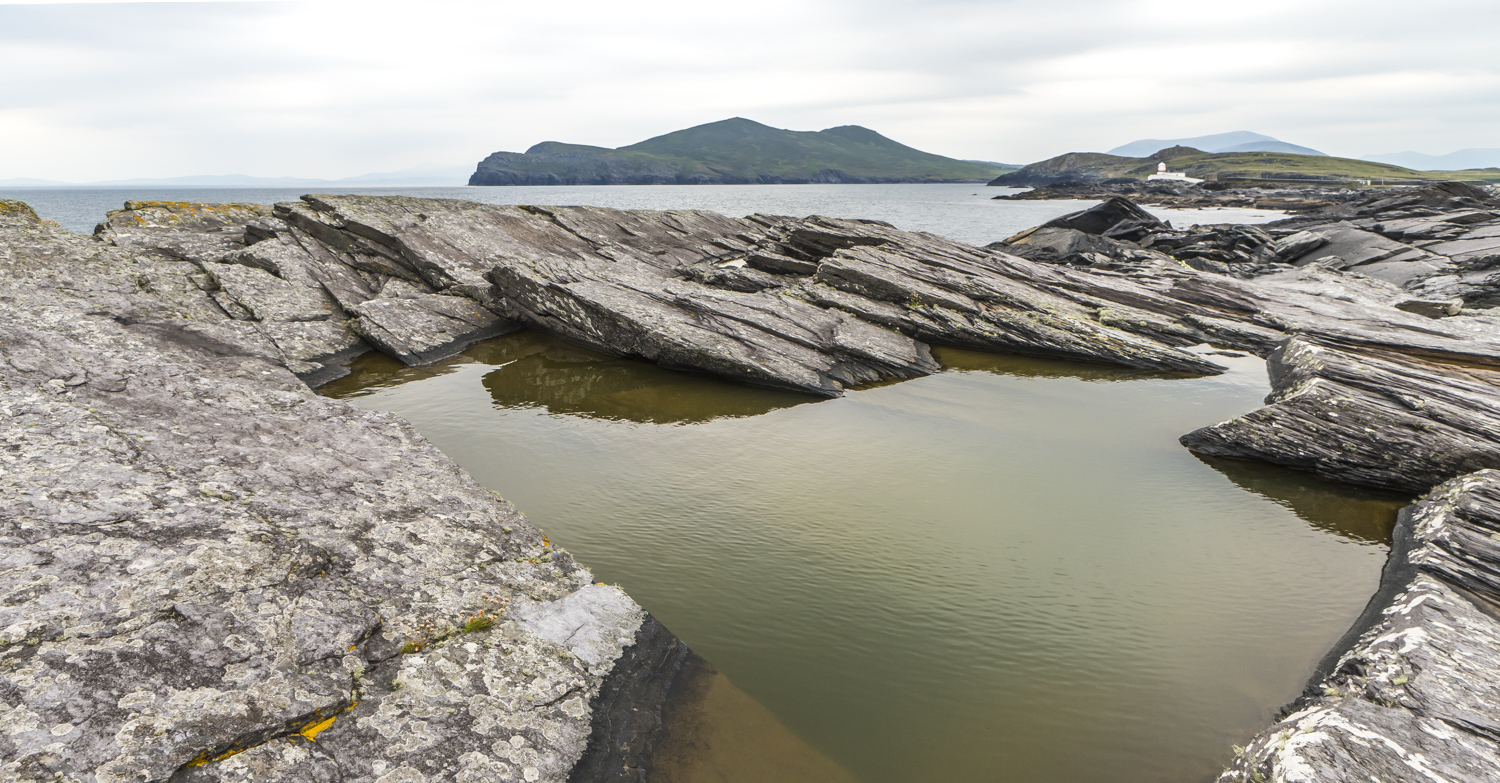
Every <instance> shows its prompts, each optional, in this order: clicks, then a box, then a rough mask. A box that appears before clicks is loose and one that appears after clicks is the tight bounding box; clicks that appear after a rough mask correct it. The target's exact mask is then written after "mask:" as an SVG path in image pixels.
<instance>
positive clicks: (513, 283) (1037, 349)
mask: <svg viewBox="0 0 1500 783" xmlns="http://www.w3.org/2000/svg"><path fill="white" fill-rule="evenodd" d="M304 201H305V203H304V204H298V205H278V207H277V214H278V215H280V216H282V217H283V219H284V220H286V222H287V223H289V224H291V225H293V226H296V227H298V228H299V230H303V231H304V232H305V234H306V235H307V236H310V237H316V238H317V239H318V240H319V241H320V242H322V243H323V244H324V245H325V246H327V248H328V249H329V251H330V252H355V250H354V249H356V248H366V249H369V248H378V249H379V250H378V251H377V250H371V251H370V252H375V253H377V254H383V255H382V257H383V258H386V259H387V260H388V262H389V263H390V264H391V267H392V269H395V267H396V266H397V264H398V263H399V266H400V267H401V268H402V269H405V270H408V271H409V272H410V274H411V275H412V276H414V277H415V278H417V279H418V280H420V281H421V282H422V283H423V284H425V285H428V286H430V287H432V288H434V289H436V290H441V291H445V292H462V293H464V294H466V295H468V296H470V297H473V298H475V299H476V300H477V301H479V302H480V303H481V304H483V305H484V306H485V307H487V308H488V309H489V310H491V311H493V312H495V313H498V314H500V315H501V316H503V317H504V318H505V319H507V320H510V321H515V322H518V323H522V324H526V325H529V326H533V327H536V328H540V329H543V330H545V331H548V332H551V333H553V334H556V335H558V336H561V337H563V338H565V339H568V340H572V341H574V342H578V343H581V344H584V345H588V346H590V347H593V348H596V349H599V350H602V351H606V352H610V353H615V354H621V355H626V356H634V357H639V358H643V359H647V360H650V361H655V362H658V363H660V364H663V365H665V366H668V367H674V368H680V369H691V370H697V371H701V372H709V373H713V374H717V375H722V376H726V377H729V378H733V379H736V380H740V381H745V382H749V383H755V384H760V385H765V386H773V387H779V388H786V389H792V390H796V391H803V392H809V393H813V394H819V395H824V396H836V395H838V394H841V393H842V392H843V390H844V389H845V388H847V387H850V386H855V385H859V384H864V383H869V382H873V381H878V380H882V379H889V378H909V377H914V376H918V375H925V374H928V373H932V372H935V371H936V370H937V369H938V368H937V365H936V363H935V362H933V360H932V357H931V355H930V352H929V351H928V348H927V344H928V343H942V344H950V345H962V346H967V347H973V348H980V349H985V350H995V351H1005V352H1011V353H1028V354H1033V355H1043V356H1058V357H1066V358H1074V359H1085V360H1091V361H1101V362H1108V363H1111V364H1122V365H1126V366H1131V367H1140V368H1146V369H1155V370H1165V371H1180V372H1199V373H1205V372H1220V371H1222V369H1221V368H1219V367H1218V366H1216V365H1213V364H1212V363H1210V362H1207V361H1204V360H1203V359H1201V358H1199V357H1197V356H1194V355H1192V354H1190V353H1187V352H1184V351H1180V350H1177V349H1176V348H1175V347H1172V346H1170V345H1166V344H1162V343H1160V342H1159V341H1157V340H1155V339H1153V338H1149V337H1148V338H1142V337H1141V336H1139V335H1134V334H1131V333H1129V332H1126V331H1123V330H1117V329H1114V328H1111V327H1108V326H1105V325H1103V324H1100V323H1099V322H1098V321H1097V319H1095V318H1094V317H1093V312H1092V310H1091V309H1090V308H1089V306H1088V305H1087V304H1081V303H1079V302H1078V301H1076V297H1073V296H1072V295H1070V294H1066V293H1061V294H1060V293H1059V292H1056V291H1052V290H1049V289H1048V288H1047V287H1045V286H1038V285H1036V284H1034V283H1032V282H1030V281H1029V280H1028V279H1027V276H1026V272H1027V271H1028V270H1027V269H1025V268H1022V269H1017V268H1014V267H1013V266H1012V264H1017V263H1019V264H1022V265H1023V266H1025V265H1027V264H1028V262H1025V261H1022V260H1020V259H1015V258H1006V257H1000V256H997V255H996V254H993V253H988V252H985V251H982V250H979V249H977V248H973V247H969V246H967V245H962V244H959V243H955V242H950V241H947V240H944V239H941V238H938V237H934V236H931V235H926V234H917V233H912V232H905V231H900V230H897V229H894V228H892V227H890V226H889V225H886V224H883V223H876V222H872V221H854V220H832V219H827V218H806V219H794V218H777V217H766V216H755V217H752V218H747V219H732V218H727V217H724V216H722V215H717V214H714V213H710V212H701V211H687V210H684V211H671V212H646V211H631V212H626V211H620V210H612V209H602V208H593V207H510V206H493V205H485V204H474V203H467V202H459V201H437V200H424V199H404V198H396V197H355V196H316V197H307V198H306V199H304ZM360 263H362V264H367V262H360ZM1110 282H1112V281H1108V280H1100V281H1098V283H1099V284H1102V285H1108V284H1109V283H1110Z"/></svg>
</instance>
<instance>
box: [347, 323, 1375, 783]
mask: <svg viewBox="0 0 1500 783" xmlns="http://www.w3.org/2000/svg"><path fill="white" fill-rule="evenodd" d="M936 353H937V354H938V357H939V359H940V360H941V362H942V363H943V365H944V366H945V368H947V370H948V371H947V372H944V373H941V374H939V375H936V376H932V377H929V378H920V379H915V380H911V381H906V382H903V383H897V384H889V385H883V386H879V387H876V388H870V389H864V390H859V391H855V392H852V393H850V394H849V395H848V396H846V397H844V398H841V399H837V400H827V401H817V402H813V401H809V400H807V398H804V397H801V396H797V395H790V394H785V393H780V392H772V391H766V390H759V389H752V388H748V387H743V386H736V385H733V384H728V383H723V382H719V381H716V380H714V379H711V378H706V377H703V376H695V375H687V374H681V373H672V372H667V371H664V370H661V369H659V368H656V367H653V366H650V365H645V364H641V363H638V362H632V361H628V360H623V359H618V358H613V357H608V356H604V355H601V354H596V353H593V352H590V351H587V350H584V349H581V348H577V347H574V346H569V345H566V344H563V343H560V342H558V341H555V340H552V339H551V338H547V337H544V336H541V335H538V334H535V333H530V332H522V333H518V334H515V335H510V336H507V337H504V338H500V339H498V340H495V341H492V342H490V343H487V344H485V345H482V346H476V347H475V348H474V349H471V350H470V351H469V352H467V353H466V354H464V355H462V356H459V357H456V358H455V359H453V360H450V361H448V362H445V363H441V364H439V365H437V366H433V367H427V368H401V367H399V366H396V365H394V364H393V363H390V362H388V361H384V360H381V359H376V358H371V359H366V360H363V361H362V362H361V363H360V364H359V365H358V366H357V367H356V371H355V373H354V374H353V375H351V376H350V377H349V378H346V379H343V380H341V381H338V382H335V384H332V385H330V387H326V391H327V392H328V393H330V394H332V395H334V396H342V397H346V398H349V399H351V400H353V401H355V402H356V403H358V404H360V405H363V406H368V407H374V408H383V409H389V410H394V411H397V412H399V413H401V414H402V415H404V416H406V417H407V418H408V419H410V420H411V421H412V422H413V423H414V424H415V425H416V426H417V427H418V429H420V430H421V431H422V432H423V433H424V434H426V435H427V436H428V437H429V438H431V439H432V440H433V441H434V442H436V443H437V444H438V446H439V447H441V448H442V449H443V450H444V451H445V452H446V453H448V454H449V455H450V456H452V457H453V458H455V459H456V460H457V461H458V462H459V463H460V464H462V465H464V466H465V467H466V468H467V469H468V470H469V471H470V472H471V473H472V474H474V476H475V477H476V478H478V479H479V480H480V481H481V482H483V483H484V484H485V485H486V486H489V487H490V488H492V489H495V490H497V491H500V492H502V493H503V494H504V495H505V497H506V498H507V499H508V500H510V501H511V502H513V503H515V504H516V505H517V506H518V507H519V508H520V509H521V510H522V511H524V512H525V513H526V514H527V516H528V517H529V518H531V519H532V521H534V522H536V523H537V524H538V525H539V526H541V527H542V528H543V529H544V530H546V531H547V532H548V533H549V534H550V535H551V537H552V539H553V540H554V541H556V542H558V543H560V544H561V545H563V546H564V547H566V548H567V549H569V550H570V551H572V552H573V553H574V555H575V556H577V557H578V559H579V560H580V561H581V562H583V563H585V564H587V565H589V566H590V567H591V568H593V569H594V570H595V573H596V575H597V576H598V577H599V578H600V579H601V580H602V581H606V582H617V583H619V584H620V585H622V586H623V587H625V588H626V589H627V590H628V591H629V592H630V593H631V595H633V596H634V597H635V598H636V599H637V600H638V601H640V602H641V603H642V604H643V605H644V606H646V607H647V608H648V609H650V610H651V611H652V612H653V613H654V614H655V615H656V616H657V617H658V618H659V619H661V620H662V622H663V623H664V624H666V625H667V627H669V628H671V629H672V630H673V631H674V632H675V633H677V634H678V635H679V636H680V637H681V638H682V639H683V640H684V641H686V642H687V643H688V644H689V645H690V646H692V647H693V648H694V649H695V650H696V651H697V652H698V653H700V654H701V655H703V656H704V657H705V658H706V659H708V660H709V661H711V662H712V663H713V664H714V666H715V667H717V669H718V671H719V672H721V673H722V674H719V675H715V677H718V678H720V679H719V680H715V681H716V682H720V681H721V682H722V684H721V685H716V686H714V687H715V688H720V689H721V690H718V691H711V689H710V691H705V693H707V692H713V693H716V694H717V695H716V696H714V697H713V698H712V699H708V698H705V699H703V700H701V701H702V704H701V705H700V706H699V707H695V708H693V709H692V710H689V711H688V712H686V713H684V714H685V715H689V717H688V718H681V719H680V720H679V721H678V722H677V724H675V725H677V726H678V729H677V731H678V732H679V735H678V736H679V738H682V737H687V738H689V739H683V740H682V742H680V743H679V744H678V745H677V746H676V747H678V751H674V752H676V753H678V755H677V756H675V757H674V758H676V759H677V761H676V762H674V763H675V764H677V769H678V772H677V773H675V774H677V775H678V776H677V777H674V778H672V779H673V780H683V781H687V780H694V781H696V780H724V781H745V782H746V783H749V782H750V781H761V780H772V779H776V780H846V779H854V778H858V779H860V780H865V781H869V782H870V783H877V782H879V781H898V780H899V781H911V780H919V781H922V780H931V781H955V780H1016V781H1032V780H1048V781H1097V780H1110V781H1161V780H1201V779H1207V778H1209V777H1211V776H1212V775H1213V774H1214V773H1215V772H1216V771H1217V770H1218V769H1219V768H1220V767H1221V765H1222V764H1223V763H1224V762H1225V761H1226V760H1227V758H1228V754H1229V748H1230V746H1231V744H1233V743H1237V742H1238V743H1243V742H1244V741H1245V740H1246V739H1247V738H1248V737H1250V736H1251V735H1252V734H1253V733H1254V731H1255V730H1256V729H1257V728H1259V727H1260V726H1261V725H1263V724H1264V723H1265V722H1266V721H1267V720H1268V719H1269V718H1270V717H1271V715H1272V714H1273V713H1274V712H1275V710H1276V709H1278V708H1279V707H1280V706H1281V705H1283V704H1284V703H1286V702H1287V701H1289V700H1290V699H1291V698H1293V697H1294V696H1295V695H1296V693H1297V692H1298V691H1299V690H1300V688H1301V686H1302V684H1303V681H1304V680H1305V678H1306V677H1307V676H1308V674H1309V673H1310V671H1311V668H1312V666H1313V665H1314V664H1315V663H1316V661H1317V659H1318V658H1319V657H1320V656H1321V655H1322V654H1323V653H1324V652H1325V651H1326V650H1327V649H1328V647H1329V646H1330V645H1331V644H1332V643H1333V642H1334V641H1335V640H1337V638H1338V637H1339V636H1340V635H1341V634H1342V633H1343V631H1344V630H1345V629H1346V628H1347V627H1348V624H1349V623H1350V621H1352V619H1353V618H1354V617H1355V616H1356V615H1357V614H1358V612H1359V611H1360V609H1361V608H1362V607H1363V606H1364V603H1365V601H1366V600H1367V599H1368V597H1369V595H1370V594H1371V592H1373V589H1374V587H1375V584H1376V582H1377V581H1378V577H1379V571H1380V567H1381V564H1382V563H1383V560H1384V557H1385V545H1386V541H1387V540H1388V537H1389V533H1390V528H1391V524H1392V521H1393V519H1394V513H1395V509H1396V508H1397V507H1398V506H1399V505H1400V504H1401V502H1402V500H1401V499H1400V498H1393V497H1389V496H1381V495H1376V494H1372V493H1368V492H1362V491H1359V490H1354V489H1349V488H1344V487H1339V486H1335V485H1330V484H1326V483H1323V482H1321V481H1318V480H1317V479H1314V478H1312V477H1309V476H1303V475H1299V474H1294V473H1291V472H1288V471H1285V470H1281V469H1277V468H1273V467H1270V466H1263V465H1254V464H1247V463H1233V462H1225V461H1205V460H1199V459H1197V458H1195V457H1193V456H1192V455H1191V454H1189V453H1187V452H1186V451H1185V450H1184V449H1182V448H1181V446H1179V445H1178V444H1177V437H1178V436H1179V435H1181V434H1183V433H1185V432H1188V431H1190V430H1193V429H1196V428H1197V427H1201V426H1204V425H1206V424H1212V423H1216V422H1218V421H1222V420H1224V419H1226V418H1229V417H1231V416H1234V415H1237V414H1240V413H1243V412H1245V411H1248V410H1251V409H1253V408H1255V407H1257V406H1259V404H1260V399H1261V398H1262V397H1263V396H1264V395H1265V393H1266V391H1267V388H1266V380H1265V373H1264V367H1263V365H1262V363H1261V362H1260V361H1259V360H1257V359H1254V358H1252V357H1239V358H1235V357H1215V358H1216V360H1221V361H1223V363H1226V364H1229V365H1231V371H1230V372H1229V373H1227V374H1226V375H1224V376H1220V377H1215V378H1188V377H1175V376H1162V375H1154V374H1150V373H1141V372H1135V371H1128V370H1120V369H1115V368H1110V367H1104V366H1095V365H1083V364H1074V363H1061V362H1051V361H1042V360H1035V359H1023V358H1015V357H995V356H988V355H983V354H976V353H972V352H968V351H957V350H948V349H940V350H938V351H937V352H936ZM724 678H727V679H724ZM731 680H732V681H733V685H730V684H729V681H731ZM735 686H738V689H742V691H741V690H738V689H736V688H735ZM751 713H754V715H758V716H759V717H758V718H752V716H751ZM692 726H697V727H698V728H696V729H694V728H692ZM694 732H696V733H694ZM706 737H712V738H713V739H712V740H708V739H705V738H706ZM682 748H689V749H692V748H697V750H696V751H691V752H690V751H687V750H682ZM693 753H698V754H699V755H698V756H694V755H693ZM716 753H717V754H720V755H717V756H715V755H714V754H716ZM749 758H755V759H759V760H760V761H759V762H757V763H758V764H759V766H757V765H755V764H750V763H749V762H747V761H745V759H749ZM778 759H780V760H778ZM761 762H763V763H761ZM778 764H779V765H781V766H777V765H778ZM695 765H696V766H695ZM767 765H769V766H767ZM736 770H738V772H736Z"/></svg>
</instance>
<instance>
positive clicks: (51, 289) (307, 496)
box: [0, 202, 680, 783]
mask: <svg viewBox="0 0 1500 783" xmlns="http://www.w3.org/2000/svg"><path fill="white" fill-rule="evenodd" d="M206 263H212V262H206ZM198 268H199V267H198V266H197V264H195V263H193V262H186V261H182V260H178V259H175V258H174V257H172V256H170V255H169V254H165V253H159V252H155V251H153V250H149V249H147V250H141V249H139V248H134V247H120V246H117V245H116V246H112V245H109V244H106V243H104V242H101V241H99V240H96V239H90V238H86V237H81V236H78V235H74V234H70V233H68V232H65V231H62V230H60V229H58V228H56V227H55V226H49V225H47V224H45V223H43V222H41V221H38V220H36V218H35V215H34V213H31V212H30V210H29V209H27V210H23V209H21V208H20V207H13V206H11V203H10V202H0V311H3V313H4V316H5V317H4V318H0V359H3V361H0V411H3V415H0V442H3V448H0V465H3V468H0V541H3V543H4V546H3V547H0V560H3V562H4V568H3V569H0V595H3V596H5V598H6V600H4V601H0V698H3V704H0V714H3V715H4V728H5V730H4V731H3V732H0V779H4V780H14V781H27V782H28V783H29V782H30V781H38V783H40V781H55V780H58V779H62V780H76V781H80V783H113V782H121V783H123V781H139V780H178V781H181V780H190V781H246V780H288V781H319V782H321V781H332V780H338V781H345V783H356V782H357V783H377V781H387V783H389V781H392V780H403V779H405V780H423V779H438V778H441V779H450V780H495V779H504V778H505V777H506V776H514V777H516V778H518V779H536V780H547V781H562V780H565V779H567V777H568V775H569V774H570V771H571V769H572V768H573V767H574V766H575V765H576V764H577V762H578V760H579V759H581V758H583V757H584V754H585V753H586V752H588V751H589V746H588V743H589V741H590V739H591V737H593V735H594V722H593V712H592V709H593V707H592V706H591V705H593V704H594V703H596V701H597V700H596V696H597V695H598V694H599V693H600V692H601V691H602V690H603V689H604V688H605V686H606V684H607V683H609V682H611V678H612V677H614V668H615V663H616V662H617V661H620V660H622V659H624V658H625V655H626V650H628V649H631V648H632V647H633V646H634V645H635V644H637V643H638V642H637V638H638V636H639V634H638V632H639V629H640V627H641V626H642V625H643V624H645V622H646V620H647V619H648V618H649V616H648V615H646V614H645V613H644V612H642V611H641V610H640V609H639V607H637V606H635V605H634V603H633V602H632V601H630V599H629V598H628V597H626V596H624V595H623V594H622V593H620V592H619V591H618V590H617V589H615V588H605V587H601V586H594V585H593V584H592V582H593V579H592V576H591V575H590V574H589V573H588V572H587V571H586V570H584V569H582V568H581V567H579V566H578V565H577V564H576V563H575V562H573V560H572V558H571V557H570V556H568V555H567V554H566V553H565V552H561V551H559V550H556V549H555V548H551V547H547V546H546V544H547V542H546V541H545V540H544V538H543V537H542V535H541V534H540V532H538V531H537V530H536V529H535V528H534V527H532V526H531V525H530V524H529V523H528V522H527V521H526V520H525V519H524V518H523V517H521V515H520V514H518V513H517V512H516V511H515V510H514V509H513V508H512V507H511V506H510V505H509V504H507V503H505V502H504V501H503V500H500V499H499V498H498V497H496V496H495V495H494V494H493V493H491V492H489V491H487V490H485V489H484V488H483V487H480V486H479V485H478V484H477V483H475V482H474V481H473V479H472V478H470V477H469V476H468V475H467V474H465V473H464V472H463V471H462V470H461V469H459V468H458V466H456V465H455V464H453V463H452V461H451V460H449V459H448V458H447V457H445V456H443V455H442V454H441V453H439V452H438V451H437V450H436V449H435V448H434V447H433V446H432V445H431V444H430V443H428V442H427V441H426V440H425V439H423V438H422V437H421V436H420V435H419V434H417V433H416V431H415V430H413V429H412V428H411V426H410V425H409V424H407V423H406V422H404V421H402V420H401V419H399V418H398V417H396V416H394V415H392V414H388V413H382V412H376V411H365V410H361V409H358V408H355V407H353V406H351V405H348V404H346V403H343V402H339V401H336V400H331V399H327V398H323V397H320V396H318V395H316V394H315V393H313V392H312V391H311V390H310V389H309V388H308V387H307V385H305V384H304V383H302V382H301V381H299V380H298V379H297V378H296V377H295V376H294V375H293V374H292V373H291V372H288V369H287V366H286V363H285V359H284V358H283V357H282V356H281V350H280V348H279V347H278V344H277V343H273V342H272V341H271V340H270V339H268V338H267V336H266V332H265V331H263V330H265V329H270V328H272V327H273V326H274V327H275V328H302V327H311V326H315V325H328V324H329V323H330V322H327V321H302V322H293V321H286V322H257V321H237V320H233V319H230V318H228V317H227V316H225V315H224V314H223V313H222V312H221V311H219V309H218V307H217V306H216V305H215V304H214V303H213V301H212V299H211V298H210V295H209V293H208V292H205V291H203V290H201V289H200V288H199V287H197V286H196V285H194V284H193V283H192V282H191V281H190V279H189V278H190V277H191V276H192V275H194V274H196V273H197V272H196V271H195V270H197V269H198ZM246 268H248V267H246ZM257 271H260V270H257ZM264 274H269V273H264ZM403 301H404V300H403ZM282 344H287V343H282ZM59 466H66V469H65V470H64V469H60V468H59ZM579 591H585V592H584V594H583V596H582V597H581V598H578V599H573V598H572V596H575V595H577V594H578V593H579ZM506 601H508V602H509V603H505V602H506ZM509 608H514V610H515V611H516V613H517V616H516V617H512V616H509V615H508V614H507V610H508V609H509ZM477 612H485V613H487V616H488V617H490V618H491V619H492V620H493V624H491V625H489V626H488V627H484V626H483V625H480V626H479V627H474V628H470V629H468V630H469V631H470V632H468V633H463V632H461V631H463V630H464V627H463V626H464V624H465V623H466V622H467V618H472V617H474V616H475V614H476V613H477ZM520 615H526V616H527V617H528V620H526V621H525V622H523V621H522V620H520V619H519V616H520ZM548 617H553V618H566V619H567V623H565V625H567V626H568V627H569V628H570V629H571V631H570V632H569V638H567V639H564V640H563V642H564V643H558V642H557V641H553V640H552V637H555V636H556V633H555V630H554V629H552V627H551V626H548V625H547V624H546V623H545V622H544V621H541V620H538V618H548ZM653 628H655V629H656V630H653V631H652V633H653V634H655V636H654V637H653V639H654V641H652V642H651V644H653V645H656V646H660V645H661V644H662V637H670V634H666V633H665V631H664V630H661V629H660V628H659V626H653ZM673 641H675V640H673ZM676 644H678V645H680V642H677V643H676ZM678 669H680V667H677V666H675V665H672V666H658V665H657V660H656V659H654V658H652V659H647V660H646V661H644V662H642V661H640V660H636V659H632V662H631V664H630V672H629V679H630V681H631V682H633V683H636V686H634V689H633V690H630V691H629V693H631V694H633V695H632V698H638V699H639V700H640V701H638V702H637V703H636V704H634V705H633V706H634V707H637V708H641V709H644V710H653V709H659V708H660V705H654V704H651V703H650V702H649V701H648V699H649V698H652V694H659V693H665V692H667V691H670V690H671V687H672V682H673V678H675V677H677V676H678ZM622 676H625V675H624V674H623V673H622ZM60 683H61V684H65V687H60V686H59V684H60ZM618 691H619V688H615V689H614V690H613V691H611V692H618ZM615 709H618V705H616V707H615ZM607 752H608V751H607V750H596V752H595V753H596V755H597V754H598V753H607Z"/></svg>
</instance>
